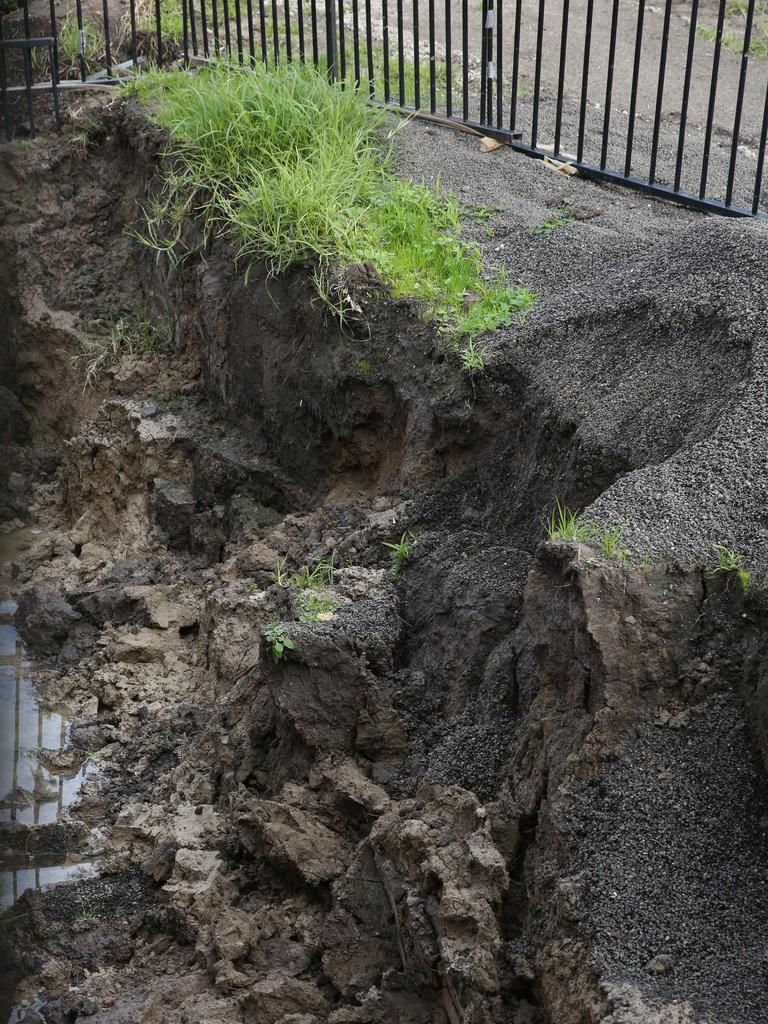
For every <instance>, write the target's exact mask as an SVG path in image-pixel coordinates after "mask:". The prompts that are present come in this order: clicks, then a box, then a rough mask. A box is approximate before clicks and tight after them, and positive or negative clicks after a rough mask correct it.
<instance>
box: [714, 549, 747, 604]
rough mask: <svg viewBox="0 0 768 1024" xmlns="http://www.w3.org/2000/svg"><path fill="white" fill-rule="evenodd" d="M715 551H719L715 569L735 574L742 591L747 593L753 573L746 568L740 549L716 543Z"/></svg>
mask: <svg viewBox="0 0 768 1024" xmlns="http://www.w3.org/2000/svg"><path fill="white" fill-rule="evenodd" d="M715 551H717V565H716V566H715V569H714V571H715V572H724V573H726V574H728V575H734V576H735V578H736V579H737V580H738V581H739V586H740V587H741V591H742V593H743V594H746V592H747V591H748V590H749V586H750V582H751V575H750V573H749V571H748V570H747V568H746V565H745V562H744V556H743V555H740V554H739V553H738V551H734V549H733V548H729V547H726V545H725V544H716V545H715Z"/></svg>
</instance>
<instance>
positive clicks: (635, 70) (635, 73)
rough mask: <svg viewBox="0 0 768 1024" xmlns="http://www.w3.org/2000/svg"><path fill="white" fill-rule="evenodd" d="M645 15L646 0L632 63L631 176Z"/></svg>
mask: <svg viewBox="0 0 768 1024" xmlns="http://www.w3.org/2000/svg"><path fill="white" fill-rule="evenodd" d="M644 17H645V0H640V2H639V3H638V5H637V31H636V33H635V57H634V61H633V63H632V92H631V93H630V97H629V125H628V126H627V152H626V157H625V159H624V177H625V178H628V177H629V172H630V170H631V169H632V149H633V146H634V142H635V115H636V113H637V86H638V84H639V82H640V57H641V54H642V49H643V19H644Z"/></svg>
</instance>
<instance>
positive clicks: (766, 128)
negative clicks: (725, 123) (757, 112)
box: [752, 85, 768, 213]
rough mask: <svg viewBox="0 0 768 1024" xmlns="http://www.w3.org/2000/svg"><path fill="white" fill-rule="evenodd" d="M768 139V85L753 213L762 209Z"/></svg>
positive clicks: (756, 172) (767, 86)
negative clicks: (761, 194)
mask: <svg viewBox="0 0 768 1024" xmlns="http://www.w3.org/2000/svg"><path fill="white" fill-rule="evenodd" d="M767 138H768V85H766V87H765V106H764V107H763V127H762V128H761V130H760V148H759V150H758V153H757V169H756V171H755V192H754V196H753V198H752V213H757V211H758V210H759V209H760V193H761V191H762V185H763V170H764V168H765V144H766V139H767Z"/></svg>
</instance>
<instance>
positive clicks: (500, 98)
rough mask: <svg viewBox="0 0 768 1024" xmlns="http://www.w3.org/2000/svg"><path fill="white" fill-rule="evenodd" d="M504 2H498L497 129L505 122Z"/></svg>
mask: <svg viewBox="0 0 768 1024" xmlns="http://www.w3.org/2000/svg"><path fill="white" fill-rule="evenodd" d="M503 8H504V0H496V127H497V128H501V126H502V123H503V121H504V89H503V87H502V85H503V82H504V73H503V66H502V62H503V59H504V45H503V44H504V38H503V24H502V11H503Z"/></svg>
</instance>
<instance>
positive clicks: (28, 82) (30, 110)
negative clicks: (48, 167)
mask: <svg viewBox="0 0 768 1024" xmlns="http://www.w3.org/2000/svg"><path fill="white" fill-rule="evenodd" d="M27 38H29V37H27ZM22 52H23V54H24V56H23V61H24V90H25V93H26V97H27V117H28V118H29V135H30V138H32V139H34V137H35V111H34V104H33V103H32V55H31V54H30V52H29V48H28V47H24V50H23V51H22Z"/></svg>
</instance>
